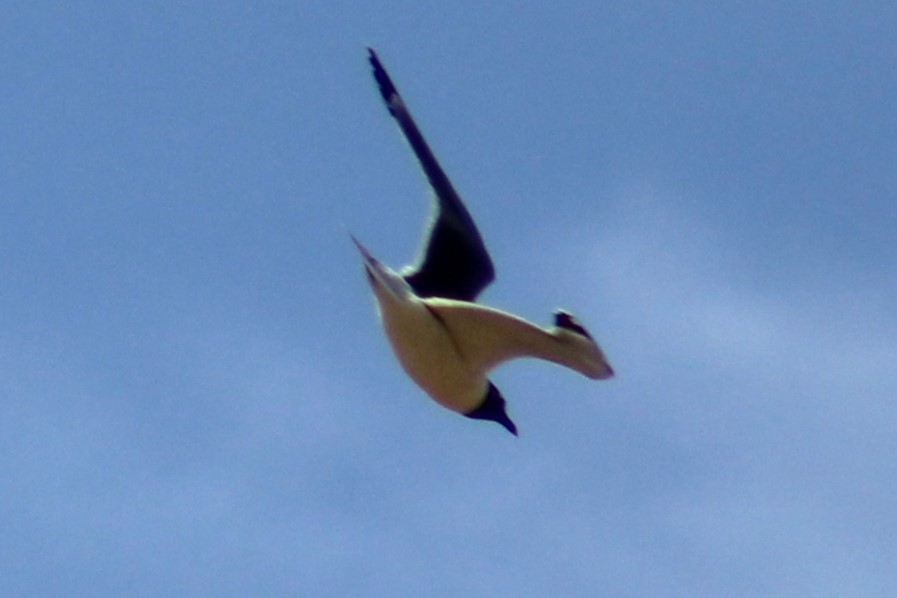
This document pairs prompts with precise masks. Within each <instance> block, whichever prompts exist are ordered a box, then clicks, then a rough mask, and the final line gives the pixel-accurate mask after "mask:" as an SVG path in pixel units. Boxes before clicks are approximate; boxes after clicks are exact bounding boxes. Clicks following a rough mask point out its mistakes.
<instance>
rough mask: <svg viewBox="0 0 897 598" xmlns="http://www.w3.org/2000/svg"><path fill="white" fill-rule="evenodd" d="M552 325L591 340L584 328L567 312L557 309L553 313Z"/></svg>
mask: <svg viewBox="0 0 897 598" xmlns="http://www.w3.org/2000/svg"><path fill="white" fill-rule="evenodd" d="M554 325H555V326H557V327H558V328H566V329H567V330H569V331H571V332H575V333H577V334H581V335H582V336H584V337H586V338H587V339H592V335H591V334H589V331H588V330H586V328H585V326H583V325H582V324H580V322H579V320H577V319H576V317H575V316H574V315H573V314H571V313H570V312H569V311H566V310H563V309H559V310H557V311H555V312H554Z"/></svg>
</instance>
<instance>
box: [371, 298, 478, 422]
mask: <svg viewBox="0 0 897 598" xmlns="http://www.w3.org/2000/svg"><path fill="white" fill-rule="evenodd" d="M383 327H384V329H385V331H386V336H387V338H389V341H390V343H391V344H392V348H393V350H394V351H395V353H396V357H397V358H398V360H399V363H400V364H401V365H402V368H403V369H404V370H405V372H407V374H408V375H409V376H410V377H411V379H412V380H414V381H415V382H416V383H417V385H418V386H420V387H421V388H422V389H423V390H424V391H426V393H427V394H429V395H430V397H432V398H433V400H435V401H436V402H437V403H439V404H440V405H442V406H444V407H447V408H448V409H451V410H452V411H457V412H459V413H466V412H469V411H471V410H472V409H475V408H476V407H478V406H479V405H480V403H481V402H482V400H483V397H484V396H485V393H486V389H487V386H488V382H486V378H485V376H484V375H483V374H482V373H481V372H478V371H476V370H475V369H473V368H472V367H470V365H469V364H468V363H467V362H465V360H464V359H463V357H462V356H461V355H460V354H459V353H458V351H457V347H456V346H455V343H454V342H453V341H452V338H451V336H450V335H449V333H448V331H447V330H446V328H445V327H444V326H443V325H442V324H441V323H440V322H439V320H437V319H436V317H435V316H434V315H433V314H432V313H430V311H429V310H428V309H427V308H425V307H424V306H423V305H419V309H414V310H409V311H405V312H403V313H402V314H392V315H391V317H386V316H385V314H384V318H383Z"/></svg>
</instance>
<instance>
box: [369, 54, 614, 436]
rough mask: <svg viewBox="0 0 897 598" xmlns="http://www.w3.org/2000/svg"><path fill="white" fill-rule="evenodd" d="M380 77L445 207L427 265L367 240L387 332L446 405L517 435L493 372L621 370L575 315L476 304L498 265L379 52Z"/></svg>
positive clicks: (429, 243)
mask: <svg viewBox="0 0 897 598" xmlns="http://www.w3.org/2000/svg"><path fill="white" fill-rule="evenodd" d="M369 51H370V60H371V65H372V66H373V69H374V77H375V79H376V81H377V83H378V85H379V87H380V92H381V94H382V95H383V98H384V100H385V101H386V104H387V107H388V108H389V111H390V113H391V114H392V115H393V117H395V119H396V121H397V122H398V124H399V126H400V128H401V129H402V131H403V133H404V134H405V137H406V139H407V140H408V142H409V144H410V145H411V147H412V149H413V150H414V152H415V154H416V155H417V157H418V160H419V161H420V163H421V166H422V167H423V169H424V172H425V174H426V175H427V178H428V179H429V181H430V184H431V185H432V186H433V189H434V191H435V193H436V199H437V210H436V213H435V217H434V219H433V223H432V225H431V227H430V230H429V233H428V235H427V240H426V241H425V245H424V251H423V253H422V256H421V258H420V260H419V262H418V264H417V265H415V266H414V267H412V268H410V269H407V271H403V274H399V273H396V272H394V271H393V270H391V269H389V268H388V267H386V266H384V265H383V264H381V263H380V262H379V261H378V260H377V259H376V258H374V257H373V256H372V255H371V254H370V253H369V252H368V251H367V249H365V248H364V246H362V245H361V244H360V243H358V241H357V240H355V239H354V237H353V240H355V243H356V245H357V246H358V248H359V250H360V251H361V253H362V256H363V258H364V263H365V269H366V272H367V275H368V279H369V281H370V283H371V287H372V289H373V291H374V296H375V298H376V300H377V304H378V306H379V310H380V317H381V321H382V324H383V328H384V330H385V332H386V336H387V338H388V339H389V341H390V344H391V345H392V348H393V350H394V351H395V354H396V356H397V357H398V360H399V362H400V363H401V365H402V367H403V368H404V370H405V371H406V372H407V373H408V375H409V376H410V377H411V379H412V380H414V381H415V382H416V383H417V385H418V386H420V387H421V388H422V389H423V390H424V391H425V392H426V393H427V394H429V395H430V396H431V397H432V398H433V399H434V400H435V401H436V402H437V403H439V404H440V405H442V406H443V407H446V408H448V409H451V410H452V411H455V412H458V413H461V414H463V415H466V416H467V417H472V418H475V419H487V420H492V421H495V422H497V423H499V424H501V425H503V426H504V427H505V428H506V429H507V430H508V431H510V432H511V433H513V434H515V435H516V434H517V428H516V426H515V425H514V423H513V422H512V421H511V419H510V418H509V417H508V416H507V413H506V412H505V400H504V398H503V397H502V396H501V393H500V392H499V391H498V389H497V388H496V387H495V385H493V384H492V383H491V382H490V381H489V379H488V377H487V376H488V373H489V371H490V370H491V369H492V368H494V367H496V366H497V365H499V364H501V363H503V362H505V361H507V360H509V359H514V358H517V357H536V358H540V359H545V360H548V361H552V362H554V363H558V364H560V365H563V366H566V367H568V368H571V369H574V370H576V371H578V372H580V373H581V374H583V375H585V376H588V377H589V378H594V379H603V378H609V377H611V376H612V375H613V370H612V369H611V367H610V365H609V364H608V362H607V360H606V359H605V357H604V354H603V353H602V351H601V349H600V348H599V347H598V345H597V344H596V343H595V341H594V340H593V339H592V337H591V335H590V334H589V333H588V332H587V331H586V329H585V328H584V327H583V326H582V325H581V324H579V323H578V322H577V321H576V319H575V318H574V317H573V316H572V315H571V314H569V313H568V312H565V311H560V310H559V311H557V312H555V322H554V326H553V327H550V328H542V327H539V326H537V325H535V324H532V323H530V322H527V321H526V320H524V319H522V318H520V317H518V316H515V315H513V314H509V313H507V312H504V311H501V310H498V309H494V308H492V307H488V306H485V305H481V304H478V303H476V302H475V300H476V296H477V295H478V294H479V292H480V291H481V290H482V289H483V288H484V287H485V286H486V285H488V284H489V283H490V282H491V281H492V280H493V279H494V277H495V271H494V267H493V265H492V260H491V258H490V257H489V254H488V252H487V251H486V247H485V245H484V244H483V241H482V238H481V237H480V234H479V231H478V230H477V228H476V225H475V224H474V222H473V219H472V218H471V217H470V214H469V213H468V212H467V209H466V208H465V207H464V204H463V202H462V201H461V198H460V197H459V196H458V194H457V192H455V190H454V188H453V187H452V185H451V183H450V182H449V180H448V177H446V175H445V173H444V172H443V171H442V168H441V167H440V166H439V164H438V162H437V161H436V158H435V157H434V156H433V153H432V152H431V151H430V148H429V146H427V144H426V141H424V138H423V136H422V135H421V133H420V131H419V129H418V128H417V126H416V125H415V123H414V121H413V120H412V118H411V114H410V113H409V112H408V109H407V108H406V107H405V104H404V102H403V101H402V99H401V97H400V96H399V94H398V91H397V90H396V88H395V85H394V84H393V83H392V81H391V80H390V78H389V75H387V73H386V71H385V69H384V68H383V66H382V64H381V63H380V60H379V58H378V57H377V55H376V53H375V52H374V51H373V50H369Z"/></svg>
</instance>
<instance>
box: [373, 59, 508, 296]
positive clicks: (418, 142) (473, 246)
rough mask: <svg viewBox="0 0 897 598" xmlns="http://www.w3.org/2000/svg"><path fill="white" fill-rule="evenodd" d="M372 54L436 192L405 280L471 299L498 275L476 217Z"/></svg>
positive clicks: (426, 292) (429, 291)
mask: <svg viewBox="0 0 897 598" xmlns="http://www.w3.org/2000/svg"><path fill="white" fill-rule="evenodd" d="M368 52H369V53H370V61H371V66H372V67H373V69H374V79H376V80H377V85H378V86H379V88H380V93H381V94H382V95H383V99H384V100H385V101H386V106H387V108H389V113H390V114H392V116H393V118H395V119H396V122H397V123H398V124H399V127H400V128H401V129H402V133H404V135H405V139H407V140H408V144H409V145H411V149H413V150H414V154H415V155H416V156H417V159H418V161H419V162H420V165H421V167H422V168H423V170H424V173H425V174H426V175H427V179H428V180H429V181H430V185H431V186H432V187H433V191H434V192H435V194H436V202H437V209H436V212H435V214H434V216H433V218H432V222H431V223H430V226H429V230H428V232H427V235H426V237H425V239H424V245H423V247H422V249H421V252H420V256H419V257H418V260H417V263H416V264H415V265H414V266H412V267H411V268H410V269H409V270H408V271H407V272H404V275H405V280H406V281H408V284H410V285H411V288H413V289H414V292H415V293H416V294H417V295H418V296H420V297H445V298H448V299H459V300H462V301H473V300H474V299H476V296H477V295H478V294H479V293H480V291H482V290H483V289H484V288H485V287H486V285H488V284H489V283H490V282H492V281H493V280H494V279H495V268H494V266H493V265H492V259H491V258H490V257H489V253H488V252H487V251H486V246H485V245H484V244H483V239H482V237H481V236H480V232H479V231H478V230H477V227H476V224H474V222H473V218H471V217H470V213H469V212H468V211H467V208H466V207H464V203H463V202H462V201H461V197H459V196H458V193H457V192H456V191H455V188H454V187H453V186H452V183H451V182H450V181H449V179H448V177H447V176H446V175H445V172H443V170H442V167H441V166H439V163H438V162H437V161H436V157H435V156H434V155H433V152H432V151H431V150H430V147H429V146H428V145H427V142H426V141H425V140H424V137H423V135H421V132H420V130H419V129H418V128H417V125H416V124H415V123H414V119H412V118H411V113H410V112H409V111H408V108H407V107H406V106H405V103H404V102H403V101H402V98H401V96H400V95H399V92H398V90H397V89H396V86H395V85H394V84H393V82H392V80H391V79H390V78H389V75H388V74H387V73H386V69H384V68H383V65H382V64H381V63H380V59H379V58H378V57H377V53H376V52H374V50H373V49H371V48H368Z"/></svg>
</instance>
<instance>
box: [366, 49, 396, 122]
mask: <svg viewBox="0 0 897 598" xmlns="http://www.w3.org/2000/svg"><path fill="white" fill-rule="evenodd" d="M368 60H369V61H370V63H371V68H372V69H373V71H374V80H376V81H377V87H379V88H380V95H382V96H383V100H384V101H385V102H386V105H387V106H388V107H389V110H390V112H392V103H393V102H394V101H395V99H396V98H397V97H398V95H399V92H398V90H397V89H396V86H395V85H394V84H393V82H392V79H390V78H389V75H388V74H387V72H386V69H385V68H383V63H381V62H380V57H379V56H377V52H376V51H374V49H373V48H371V47H370V46H368Z"/></svg>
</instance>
